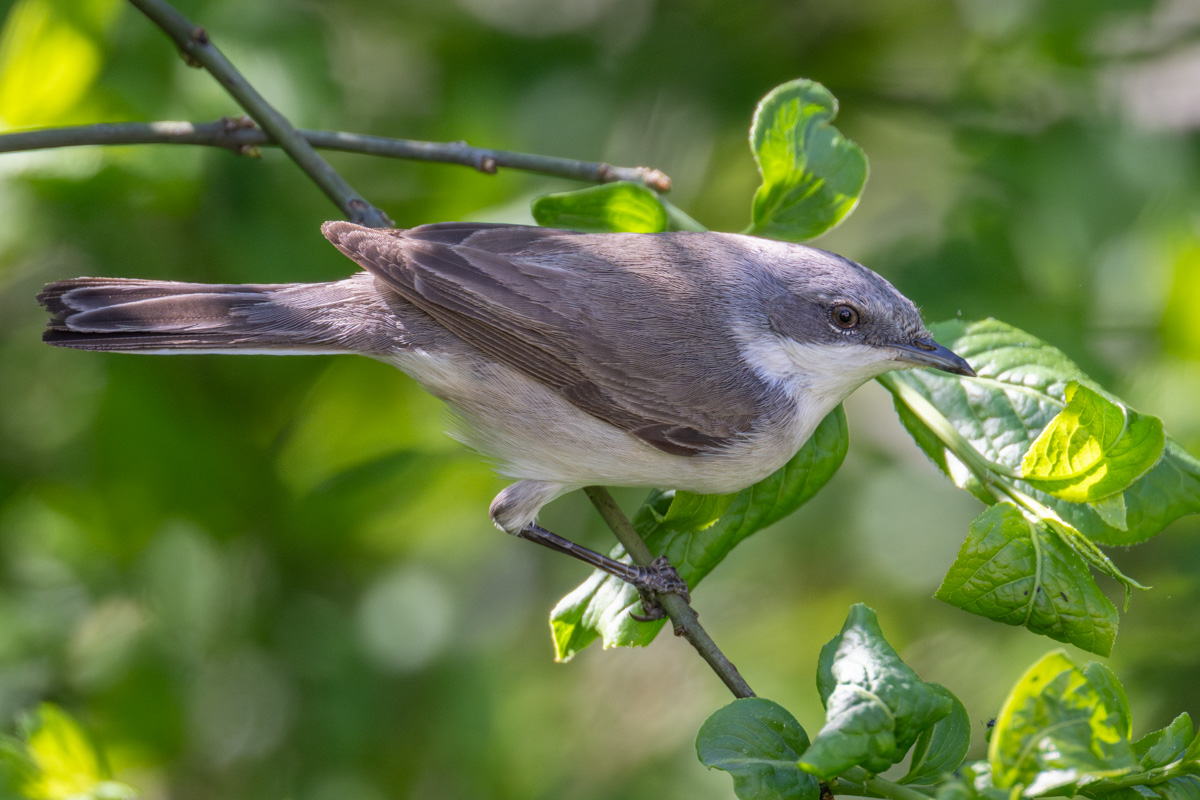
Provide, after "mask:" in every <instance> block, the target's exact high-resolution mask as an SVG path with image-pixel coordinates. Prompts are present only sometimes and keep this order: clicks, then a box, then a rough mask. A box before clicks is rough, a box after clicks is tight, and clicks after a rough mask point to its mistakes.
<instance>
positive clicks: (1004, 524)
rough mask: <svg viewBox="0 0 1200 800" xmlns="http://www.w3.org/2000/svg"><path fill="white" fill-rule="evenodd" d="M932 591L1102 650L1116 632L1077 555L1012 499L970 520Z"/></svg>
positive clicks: (1113, 615)
mask: <svg viewBox="0 0 1200 800" xmlns="http://www.w3.org/2000/svg"><path fill="white" fill-rule="evenodd" d="M934 597H936V598H937V599H939V600H942V601H944V602H946V603H949V604H950V605H952V606H954V607H956V608H961V609H963V610H964V611H969V612H971V613H972V614H979V615H980V616H983V617H987V618H988V619H993V620H996V621H997V622H1003V623H1005V624H1006V625H1022V626H1024V627H1026V628H1029V630H1031V631H1033V632H1034V633H1040V634H1042V635H1044V636H1049V637H1050V638H1051V639H1057V640H1058V641H1060V642H1069V643H1071V644H1073V645H1075V646H1076V647H1080V648H1082V649H1084V650H1089V651H1091V652H1093V653H1099V654H1101V655H1108V653H1109V652H1110V651H1111V650H1112V645H1113V641H1114V640H1115V638H1116V635H1117V609H1116V607H1115V606H1113V604H1112V602H1111V601H1110V600H1109V599H1108V598H1107V597H1105V596H1104V593H1103V592H1101V591H1100V588H1099V587H1098V586H1097V585H1096V582H1095V581H1094V580H1093V579H1092V576H1091V574H1090V573H1089V572H1088V570H1087V567H1086V566H1085V565H1084V563H1083V561H1082V560H1081V559H1080V557H1079V555H1078V554H1077V553H1076V552H1075V551H1074V550H1072V549H1071V548H1070V547H1068V546H1067V545H1066V544H1064V543H1063V541H1062V540H1061V538H1060V537H1058V536H1057V535H1056V534H1055V533H1054V532H1053V531H1051V530H1049V529H1048V528H1046V527H1045V526H1043V525H1040V524H1039V525H1035V524H1033V523H1031V522H1030V521H1029V520H1028V519H1026V517H1025V515H1024V514H1022V513H1021V511H1020V509H1018V508H1017V507H1016V506H1013V505H1011V504H1010V503H997V504H996V505H994V506H992V507H991V508H989V509H987V510H986V511H984V512H983V514H981V515H980V516H979V517H978V518H976V519H975V521H974V522H972V523H971V530H970V534H969V535H968V536H967V539H966V541H965V542H963V546H962V549H961V550H959V553H958V558H957V559H955V561H954V564H953V565H952V566H951V567H950V570H949V572H947V573H946V578H945V580H944V581H943V582H942V585H941V587H940V588H939V589H938V590H937V593H936V594H935V595H934Z"/></svg>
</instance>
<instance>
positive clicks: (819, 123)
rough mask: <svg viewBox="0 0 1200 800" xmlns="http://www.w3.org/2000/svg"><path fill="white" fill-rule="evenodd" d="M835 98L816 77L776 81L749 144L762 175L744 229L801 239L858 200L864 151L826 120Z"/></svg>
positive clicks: (756, 119)
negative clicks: (748, 220)
mask: <svg viewBox="0 0 1200 800" xmlns="http://www.w3.org/2000/svg"><path fill="white" fill-rule="evenodd" d="M835 116H837V100H835V99H834V97H833V95H832V94H830V93H829V91H828V90H827V89H826V88H825V87H824V86H822V85H821V84H819V83H815V82H814V81H810V80H803V79H801V80H795V81H790V82H788V83H785V84H782V85H781V86H777V87H776V88H775V89H773V90H772V91H771V93H770V94H768V95H767V96H766V97H764V98H763V99H762V100H761V101H760V102H759V104H758V108H757V109H756V110H755V112H754V122H753V124H752V125H751V128H750V147H751V149H752V150H753V151H754V159H755V161H757V162H758V169H759V172H760V173H762V185H761V186H760V187H759V188H758V191H757V192H756V193H755V195H754V208H753V223H752V224H751V226H750V228H749V230H748V231H747V233H753V234H757V235H759V236H769V237H771V238H774V239H783V240H786V241H791V242H800V241H804V240H806V239H811V238H813V237H814V236H819V235H820V234H822V233H824V232H825V231H827V230H829V229H830V228H832V227H833V226H835V225H837V224H838V222H840V221H841V220H842V218H843V217H845V216H846V215H847V214H849V213H850V211H851V209H853V208H854V205H855V204H856V203H857V202H858V197H859V195H860V194H861V193H862V189H863V184H865V183H866V181H867V157H866V156H865V155H864V154H863V151H862V150H861V149H859V147H858V145H856V144H855V143H854V142H852V141H850V140H849V139H847V138H846V137H844V136H842V134H841V133H840V132H839V131H838V129H837V128H835V127H833V126H832V125H831V124H830V123H831V122H832V120H833V118H834V117H835Z"/></svg>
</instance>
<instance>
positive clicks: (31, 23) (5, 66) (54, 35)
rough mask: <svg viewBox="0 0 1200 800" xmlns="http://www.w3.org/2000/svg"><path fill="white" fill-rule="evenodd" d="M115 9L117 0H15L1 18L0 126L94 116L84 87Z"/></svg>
mask: <svg viewBox="0 0 1200 800" xmlns="http://www.w3.org/2000/svg"><path fill="white" fill-rule="evenodd" d="M119 8H120V3H118V2H117V1H116V0H87V2H80V1H79V0H19V1H18V2H17V3H16V4H14V5H12V6H11V7H10V9H9V11H8V15H7V18H4V17H0V21H2V22H3V23H4V26H3V29H2V30H0V130H4V129H6V128H23V127H30V126H34V125H44V126H50V125H62V124H64V123H69V122H75V121H79V122H82V121H84V120H87V121H95V120H94V119H88V116H89V114H91V115H92V116H93V117H94V116H95V114H96V113H97V112H96V110H95V107H94V104H93V103H89V102H88V90H89V89H90V88H91V86H92V84H93V83H94V82H95V78H96V76H97V75H98V74H99V72H100V69H101V67H102V66H103V58H102V51H101V47H100V43H99V41H98V40H99V39H100V38H101V36H102V35H103V32H104V31H105V30H106V29H107V28H108V27H109V26H110V25H111V23H112V20H113V17H114V16H115V14H116V12H117V10H118V9H119ZM88 106H92V108H88Z"/></svg>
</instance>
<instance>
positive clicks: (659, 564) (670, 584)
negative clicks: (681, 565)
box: [629, 556, 692, 622]
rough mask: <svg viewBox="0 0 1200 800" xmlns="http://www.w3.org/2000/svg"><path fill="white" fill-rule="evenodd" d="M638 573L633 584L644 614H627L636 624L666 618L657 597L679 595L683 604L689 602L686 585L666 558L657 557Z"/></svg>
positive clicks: (665, 613) (690, 598)
mask: <svg viewBox="0 0 1200 800" xmlns="http://www.w3.org/2000/svg"><path fill="white" fill-rule="evenodd" d="M638 573H639V575H638V580H637V582H636V583H634V587H635V588H636V589H637V591H638V596H639V597H641V599H642V610H643V611H644V612H646V613H644V614H635V613H633V612H632V611H630V612H629V616H630V617H632V618H633V619H635V620H637V621H638V622H653V621H654V620H658V619H662V618H664V617H666V616H667V612H666V610H664V609H663V607H662V603H660V602H659V601H658V596H659V595H663V594H674V595H679V597H681V598H683V601H684V602H685V603H690V602H691V600H692V596H691V593H690V592H688V586H687V583H686V582H685V581H684V580H683V578H680V577H679V573H678V572H676V571H675V568H674V567H672V566H671V562H670V561H668V560H667V557H666V556H659V557H658V558H656V559H654V560H653V561H651V562H650V563H649V564H648V565H647V566H644V567H639V568H638Z"/></svg>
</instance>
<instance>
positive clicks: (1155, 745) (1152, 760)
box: [1133, 711, 1194, 770]
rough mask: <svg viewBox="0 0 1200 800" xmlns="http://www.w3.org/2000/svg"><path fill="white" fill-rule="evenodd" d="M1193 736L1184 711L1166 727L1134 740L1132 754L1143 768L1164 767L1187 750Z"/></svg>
mask: <svg viewBox="0 0 1200 800" xmlns="http://www.w3.org/2000/svg"><path fill="white" fill-rule="evenodd" d="M1193 736H1194V731H1193V730H1192V718H1191V717H1190V716H1188V714H1187V712H1186V711H1185V712H1184V713H1182V714H1180V715H1179V716H1178V717H1176V718H1175V719H1174V720H1172V722H1171V724H1170V725H1168V726H1167V727H1165V728H1159V729H1158V730H1156V731H1154V732H1153V733H1148V734H1146V735H1145V736H1143V737H1142V738H1141V739H1138V740H1137V741H1136V742H1134V743H1133V754H1134V756H1135V757H1136V758H1137V759H1138V762H1139V763H1140V764H1141V766H1142V769H1144V770H1147V769H1156V768H1158V767H1164V766H1166V765H1167V764H1170V763H1171V762H1172V761H1175V760H1176V759H1178V758H1180V757H1181V756H1182V755H1183V754H1184V753H1185V752H1187V749H1188V745H1189V744H1190V743H1191V741H1192V737H1193Z"/></svg>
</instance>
